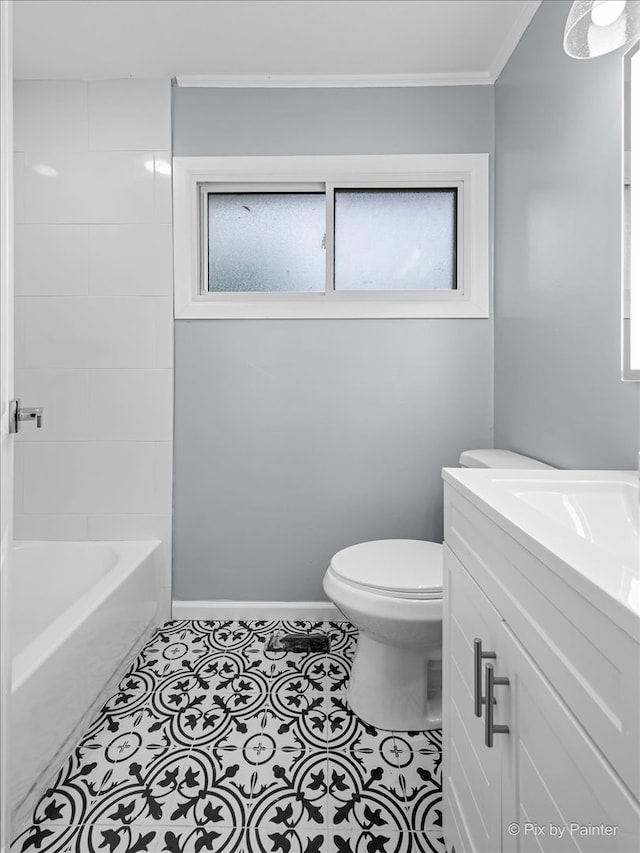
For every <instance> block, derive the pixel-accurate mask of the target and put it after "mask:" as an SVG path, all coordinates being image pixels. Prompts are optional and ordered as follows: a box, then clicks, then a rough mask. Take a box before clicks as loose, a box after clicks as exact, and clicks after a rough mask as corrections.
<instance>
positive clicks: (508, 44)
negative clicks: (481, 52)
mask: <svg viewBox="0 0 640 853" xmlns="http://www.w3.org/2000/svg"><path fill="white" fill-rule="evenodd" d="M541 5H542V0H528V2H527V3H526V4H525V5H524V6H523V7H522V10H521V12H520V14H519V15H518V17H517V18H516V20H515V21H514V22H513V26H512V27H511V29H510V30H509V32H508V33H507V36H506V38H505V40H504V41H503V42H502V45H501V47H500V50H499V51H498V53H497V54H496V58H495V59H494V60H493V62H492V63H491V68H490V69H489V73H488V76H489V78H490V82H491V83H495V82H496V80H497V79H498V77H499V76H500V75H501V74H502V71H503V70H504V67H505V65H506V64H507V62H508V61H509V59H510V58H511V54H512V53H513V51H514V50H515V49H516V47H517V46H518V42H519V41H520V39H521V38H522V36H523V35H524V32H525V30H526V29H527V27H528V26H529V24H530V23H531V21H532V20H533V16H534V15H535V13H536V12H537V11H538V9H539V8H540V6H541Z"/></svg>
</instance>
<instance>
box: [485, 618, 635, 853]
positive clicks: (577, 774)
mask: <svg viewBox="0 0 640 853" xmlns="http://www.w3.org/2000/svg"><path fill="white" fill-rule="evenodd" d="M502 629H503V631H504V633H505V637H506V638H507V641H506V642H503V643H502V644H501V648H502V654H501V656H500V662H499V665H497V666H496V674H498V675H506V676H507V677H508V678H509V680H510V684H509V686H508V687H505V688H502V689H504V690H505V691H506V692H508V701H509V703H510V705H511V720H510V732H509V734H507V735H496V739H495V743H494V746H495V747H496V748H498V749H499V750H500V751H501V752H502V755H503V758H504V763H503V781H502V788H503V825H504V838H503V840H504V844H503V849H505V850H515V851H548V853H561V851H585V853H586V851H589V853H613V851H615V853H622V851H624V853H638V851H639V850H640V834H639V822H640V816H639V811H638V804H637V802H636V801H635V800H634V799H633V797H632V796H631V795H630V793H629V791H628V789H627V788H626V787H625V786H624V785H623V784H622V783H621V782H620V779H619V777H618V776H617V774H615V772H613V770H612V769H611V766H610V765H609V764H608V763H607V762H606V761H605V760H604V758H603V757H602V754H601V753H600V752H599V751H598V750H597V748H596V747H595V744H594V743H593V741H592V740H591V738H590V737H589V736H588V735H587V734H586V732H585V730H584V729H583V727H582V726H581V725H580V724H579V723H578V721H577V720H576V718H575V717H574V716H573V714H572V713H571V711H570V710H569V708H568V707H567V706H566V705H565V703H564V702H563V701H562V699H561V698H560V697H559V696H558V694H557V693H556V691H555V690H554V688H553V687H552V686H551V684H550V683H549V682H548V681H547V679H546V677H545V676H544V674H543V673H542V672H541V670H540V669H539V668H538V667H537V665H536V664H535V662H534V661H533V660H532V658H531V657H530V656H529V654H528V653H527V652H526V650H525V649H524V648H523V647H522V646H521V644H520V643H519V641H518V640H517V638H516V637H515V636H514V634H513V633H512V632H511V631H510V629H509V627H508V626H507V625H506V624H505V623H503V626H502ZM496 707H498V706H496ZM511 824H513V826H514V827H515V829H513V828H512V829H511V830H509V826H510V825H511ZM608 827H610V829H608ZM608 833H610V834H608ZM496 849H499V848H496Z"/></svg>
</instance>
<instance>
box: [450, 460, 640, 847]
mask: <svg viewBox="0 0 640 853" xmlns="http://www.w3.org/2000/svg"><path fill="white" fill-rule="evenodd" d="M457 476H458V475H455V474H453V472H452V477H451V479H450V480H449V481H448V482H446V483H445V548H444V620H443V630H444V637H443V737H444V742H443V820H444V835H445V841H446V844H447V851H448V853H452V851H454V850H455V853H500V851H529V850H531V851H534V850H535V851H549V853H551V852H553V853H559V851H589V852H590V853H609V851H616V853H623V851H625V853H638V851H640V808H639V803H638V791H639V775H640V774H639V765H640V752H639V750H638V747H639V737H638V728H639V726H640V716H639V713H640V711H639V709H640V702H639V697H638V685H639V681H640V669H639V668H638V664H639V662H640V657H639V649H640V646H639V645H638V640H637V636H635V635H634V633H633V630H631V631H630V630H629V628H631V629H633V624H634V623H633V620H631V621H630V622H629V623H628V624H625V625H623V626H622V627H621V626H620V624H617V623H615V622H614V621H612V620H611V619H610V618H609V617H608V616H607V615H606V614H604V613H603V612H602V610H601V609H600V608H599V607H598V606H597V599H596V600H595V601H589V600H588V596H587V598H585V597H584V596H583V595H581V594H578V593H576V591H575V589H573V588H572V583H571V581H572V578H571V576H570V575H568V576H566V577H563V575H562V571H560V569H559V567H558V565H554V564H553V560H551V559H546V558H545V555H544V554H543V553H542V551H539V552H538V553H537V554H536V553H532V550H533V551H535V548H530V547H528V545H529V544H530V543H527V541H526V537H524V538H523V537H517V538H514V536H513V535H512V533H513V530H512V529H509V525H508V524H507V523H505V524H504V526H503V525H501V523H500V518H499V515H497V514H495V513H487V512H486V511H485V508H484V507H483V505H482V501H480V500H477V501H474V500H472V499H470V497H469V493H468V491H467V490H464V489H460V490H459V489H458V488H457V482H456V479H455V478H456V477H457ZM461 476H462V477H464V476H465V474H462V475H461ZM472 477H473V475H472ZM446 479H447V478H446ZM505 528H506V529H505ZM518 538H519V539H521V541H518ZM523 543H524V544H523ZM478 641H479V644H478ZM474 643H475V645H474ZM479 653H482V654H483V655H485V656H483V657H482V658H478V655H479ZM477 663H479V664H480V666H479V667H478V674H479V675H480V680H479V684H477V683H474V681H477V679H476V678H474V676H475V671H476V664H477ZM491 667H492V668H493V675H494V680H495V684H494V687H493V696H494V700H495V701H494V703H493V704H492V708H493V725H494V726H495V727H497V730H495V733H494V734H493V743H492V745H491V746H488V745H487V709H488V702H487V701H484V702H482V703H481V704H480V705H479V706H478V705H477V704H476V695H477V694H478V690H479V691H480V693H479V695H480V697H481V698H485V700H486V694H487V689H488V685H487V676H488V674H489V668H491ZM507 681H508V683H506V682H507ZM476 710H477V711H478V712H479V713H480V714H481V716H476V713H475V712H476ZM507 729H508V731H507Z"/></svg>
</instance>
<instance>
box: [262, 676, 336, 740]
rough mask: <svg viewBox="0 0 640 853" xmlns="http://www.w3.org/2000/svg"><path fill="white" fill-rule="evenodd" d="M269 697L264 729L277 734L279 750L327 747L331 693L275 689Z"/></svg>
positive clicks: (273, 734) (271, 733)
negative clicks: (328, 694)
mask: <svg viewBox="0 0 640 853" xmlns="http://www.w3.org/2000/svg"><path fill="white" fill-rule="evenodd" d="M267 699H268V702H267V705H266V707H265V715H264V721H263V730H264V731H265V732H267V733H268V734H269V735H271V737H273V739H274V741H275V743H276V745H277V747H278V748H279V749H282V748H284V747H301V748H303V749H308V750H325V749H327V738H328V710H329V699H328V697H327V696H325V695H324V694H321V693H298V692H293V693H289V692H285V691H283V690H281V691H278V690H273V691H272V692H271V693H270V694H269V696H268V697H267Z"/></svg>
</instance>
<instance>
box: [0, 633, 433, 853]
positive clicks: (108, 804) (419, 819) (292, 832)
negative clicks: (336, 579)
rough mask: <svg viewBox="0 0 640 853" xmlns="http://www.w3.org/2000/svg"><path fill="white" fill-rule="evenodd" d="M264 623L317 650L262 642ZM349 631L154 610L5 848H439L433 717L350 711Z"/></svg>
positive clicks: (377, 851) (316, 851) (245, 851)
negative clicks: (400, 722) (371, 721)
mask: <svg viewBox="0 0 640 853" xmlns="http://www.w3.org/2000/svg"><path fill="white" fill-rule="evenodd" d="M276 630H294V631H311V630H313V631H324V632H327V633H329V634H330V635H331V640H332V642H331V651H330V653H329V654H314V653H311V654H294V653H285V652H266V651H265V643H266V640H267V638H268V636H269V635H270V634H272V633H273V632H274V631H276ZM355 641H356V629H354V628H353V627H352V626H351V625H349V624H348V623H346V622H340V623H335V622H334V623H331V622H322V623H311V622H267V621H260V622H228V621H227V622H206V621H173V622H168V623H166V624H165V625H164V626H162V627H161V628H160V629H159V630H158V631H156V633H155V634H154V636H153V637H152V638H151V640H150V641H149V643H148V644H147V645H146V646H145V648H144V649H143V650H142V652H141V653H140V655H139V656H138V657H137V659H136V660H135V661H134V662H133V664H132V665H131V667H130V668H129V670H128V672H127V674H126V675H125V676H124V677H123V678H122V680H121V681H120V684H119V685H118V689H117V692H116V693H114V695H113V696H112V697H111V698H110V699H109V700H108V701H107V702H106V703H105V705H104V706H103V708H102V709H101V711H100V713H99V715H98V717H97V719H96V720H95V721H94V722H93V724H92V725H91V727H90V728H89V730H88V732H87V733H86V734H85V735H84V737H83V738H82V739H81V741H80V743H79V745H78V746H77V748H76V749H75V751H74V752H73V754H72V755H71V756H69V757H68V758H67V760H66V761H65V762H64V764H63V765H62V767H61V769H60V770H59V772H58V774H57V776H56V777H55V779H54V780H52V784H51V787H50V788H49V789H48V790H47V791H46V793H45V795H44V796H43V798H42V800H41V801H40V802H39V804H38V805H37V806H36V808H35V810H34V813H33V820H32V824H31V825H30V826H29V827H28V828H26V829H25V830H24V831H23V832H21V834H20V835H19V836H18V837H17V838H16V839H15V840H14V842H13V845H12V847H11V850H12V851H25V853H27V851H34V850H36V851H48V853H53V851H57V853H62V851H75V852H76V853H93V851H108V853H144V851H148V853H159V852H160V851H169V853H198V851H208V850H211V851H220V853H221V852H222V851H225V853H227V851H228V853H258V851H264V852H265V853H266V851H276V853H277V851H282V853H444V849H445V848H444V843H443V840H442V837H441V836H442V829H441V827H442V814H441V784H440V762H441V751H440V750H441V737H440V731H433V732H411V733H406V732H400V733H395V732H388V731H378V730H376V729H375V728H374V727H373V726H370V725H367V724H365V723H363V722H362V721H361V720H360V719H359V718H358V717H356V716H355V715H354V714H352V713H351V712H350V710H349V708H348V706H347V704H346V697H345V691H346V686H347V682H348V678H349V670H350V665H351V659H352V656H353V652H354V649H355Z"/></svg>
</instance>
